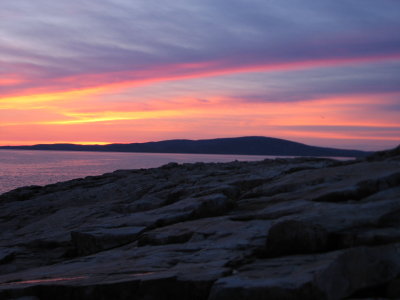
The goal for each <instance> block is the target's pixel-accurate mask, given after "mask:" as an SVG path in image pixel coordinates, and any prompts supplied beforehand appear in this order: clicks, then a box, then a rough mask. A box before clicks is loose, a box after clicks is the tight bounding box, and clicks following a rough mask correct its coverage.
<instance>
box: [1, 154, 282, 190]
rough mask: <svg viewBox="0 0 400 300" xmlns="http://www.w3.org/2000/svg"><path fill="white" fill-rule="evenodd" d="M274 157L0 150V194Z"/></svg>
mask: <svg viewBox="0 0 400 300" xmlns="http://www.w3.org/2000/svg"><path fill="white" fill-rule="evenodd" d="M275 157H276V156H253V155H215V154H174V153H172V154H170V153H167V154H165V153H120V152H74V151H38V150H0V194H2V193H5V192H7V191H10V190H12V189H15V188H17V187H21V186H28V185H46V184H50V183H56V182H59V181H65V180H70V179H74V178H81V177H85V176H94V175H101V174H104V173H107V172H113V171H115V170H120V169H141V168H155V167H159V166H162V165H165V164H167V163H169V162H177V163H193V162H229V161H234V160H239V161H256V160H263V159H265V158H275Z"/></svg>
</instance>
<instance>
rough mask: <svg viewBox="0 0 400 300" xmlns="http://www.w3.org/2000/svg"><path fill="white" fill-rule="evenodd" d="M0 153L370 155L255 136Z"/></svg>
mask: <svg viewBox="0 0 400 300" xmlns="http://www.w3.org/2000/svg"><path fill="white" fill-rule="evenodd" d="M0 149H20V150H64V151H107V152H144V153H192V154H195V153H196V154H239V155H282V156H286V155H287V156H336V157H363V156H366V155H368V154H370V152H364V151H359V150H344V149H336V148H325V147H316V146H310V145H305V144H301V143H297V142H293V141H288V140H283V139H277V138H270V137H259V136H249V137H237V138H219V139H208V140H166V141H159V142H148V143H132V144H109V145H77V144H39V145H33V146H0Z"/></svg>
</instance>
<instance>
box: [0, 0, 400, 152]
mask: <svg viewBox="0 0 400 300" xmlns="http://www.w3.org/2000/svg"><path fill="white" fill-rule="evenodd" d="M237 136H270V137H277V138H283V139H289V140H293V141H298V142H302V143H307V144H311V145H317V146H329V147H338V148H355V149H363V150H380V149H385V148H390V147H394V146H396V145H398V144H400V1H398V0H379V1H377V0H346V1H337V0H318V1H316V0H301V1H299V0H201V1H199V0H197V1H195V0H170V1H155V0H98V1H93V0H68V1H66V0H60V1H55V0H1V1H0V145H30V144H37V143H58V142H70V143H82V144H92V143H132V142H147V141H157V140H166V139H176V138H188V139H203V138H217V137H237Z"/></svg>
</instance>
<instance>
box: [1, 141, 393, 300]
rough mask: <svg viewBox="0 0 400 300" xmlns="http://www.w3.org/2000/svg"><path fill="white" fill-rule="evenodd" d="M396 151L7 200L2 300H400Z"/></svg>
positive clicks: (190, 172) (18, 194) (78, 183)
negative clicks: (352, 158)
mask: <svg viewBox="0 0 400 300" xmlns="http://www.w3.org/2000/svg"><path fill="white" fill-rule="evenodd" d="M399 286H400V148H396V149H394V150H391V151H386V152H384V153H376V154H374V155H372V156H370V157H367V158H364V159H359V160H353V161H344V162H343V161H341V162H340V161H335V160H329V159H313V158H295V159H276V160H265V161H260V162H231V163H212V164H204V163H195V164H182V165H178V164H174V163H170V164H168V165H165V166H163V167H160V168H156V169H142V170H119V171H115V172H113V173H109V174H104V175H102V176H94V177H86V178H84V179H76V180H72V181H68V182H62V183H57V184H53V185H48V186H44V187H37V186H31V187H24V188H20V189H16V190H14V191H11V192H8V193H5V194H3V195H1V196H0V299H21V300H22V299H61V300H63V299H96V300H101V299H142V300H157V299H174V300H175V299H177V300H179V299H190V300H203V299H204V300H207V299H209V300H225V299H227V300H228V299H229V300H241V299H255V300H257V299H346V298H348V299H362V298H370V299H371V298H373V299H382V298H400V288H399Z"/></svg>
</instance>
